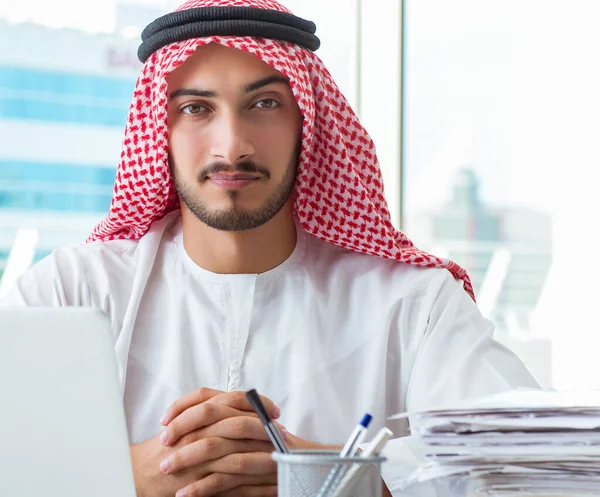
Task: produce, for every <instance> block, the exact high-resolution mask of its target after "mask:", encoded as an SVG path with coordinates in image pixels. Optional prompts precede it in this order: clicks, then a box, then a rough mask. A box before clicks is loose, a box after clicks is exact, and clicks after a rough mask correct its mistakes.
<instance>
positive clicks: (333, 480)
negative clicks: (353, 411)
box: [317, 413, 373, 497]
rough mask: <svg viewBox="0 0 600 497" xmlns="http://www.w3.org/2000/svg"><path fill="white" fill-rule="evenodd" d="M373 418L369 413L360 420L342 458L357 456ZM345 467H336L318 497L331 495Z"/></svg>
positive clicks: (343, 450)
mask: <svg viewBox="0 0 600 497" xmlns="http://www.w3.org/2000/svg"><path fill="white" fill-rule="evenodd" d="M371 419H373V417H372V416H371V415H370V414H369V413H367V414H365V415H364V416H363V418H362V419H361V420H360V423H358V425H356V428H354V431H353V432H352V435H350V437H349V438H348V441H347V442H346V444H345V445H344V448H343V449H342V451H341V452H340V457H353V456H354V455H355V454H356V451H357V449H358V446H359V445H360V444H361V442H362V441H363V440H364V438H365V435H366V434H367V428H368V427H369V423H370V422H371ZM343 470H344V467H343V466H342V465H341V464H338V465H336V466H335V467H334V468H332V470H331V471H330V472H329V475H327V479H326V480H325V483H323V486H322V487H321V490H319V494H318V496H317V497H325V496H327V495H329V494H330V493H331V492H332V491H333V490H334V489H335V488H336V487H337V485H338V484H339V482H340V480H341V479H342V476H343Z"/></svg>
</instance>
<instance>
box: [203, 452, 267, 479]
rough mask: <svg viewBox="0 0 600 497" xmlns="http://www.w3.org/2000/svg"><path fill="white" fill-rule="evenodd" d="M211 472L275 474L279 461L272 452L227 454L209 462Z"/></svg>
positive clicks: (208, 466) (208, 467)
mask: <svg viewBox="0 0 600 497" xmlns="http://www.w3.org/2000/svg"><path fill="white" fill-rule="evenodd" d="M206 467H207V469H208V471H209V472H211V473H225V474H229V475H274V474H276V473H277V463H276V462H275V461H273V458H272V457H271V454H270V453H268V454H267V453H265V452H250V453H246V454H244V453H237V454H227V455H226V456H223V457H220V458H219V459H215V460H214V461H211V462H210V463H208V464H207V466H206Z"/></svg>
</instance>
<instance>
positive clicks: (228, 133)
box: [211, 113, 255, 164]
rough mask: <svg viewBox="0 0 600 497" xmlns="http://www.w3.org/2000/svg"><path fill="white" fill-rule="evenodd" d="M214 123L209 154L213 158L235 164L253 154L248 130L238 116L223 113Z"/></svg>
mask: <svg viewBox="0 0 600 497" xmlns="http://www.w3.org/2000/svg"><path fill="white" fill-rule="evenodd" d="M214 124H215V130H214V134H213V137H212V144H211V155H212V156H213V158H214V159H215V160H218V161H223V162H226V163H228V164H236V163H238V162H241V161H243V160H245V159H249V158H250V157H252V156H253V155H254V153H255V150H254V146H253V145H252V142H251V141H250V139H249V136H248V135H249V130H248V129H246V126H245V125H244V123H243V122H242V120H241V119H240V118H239V117H238V116H236V115H234V114H225V113H224V114H222V115H221V116H219V118H218V120H217V122H216V123H214Z"/></svg>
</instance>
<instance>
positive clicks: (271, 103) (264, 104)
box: [254, 98, 279, 109]
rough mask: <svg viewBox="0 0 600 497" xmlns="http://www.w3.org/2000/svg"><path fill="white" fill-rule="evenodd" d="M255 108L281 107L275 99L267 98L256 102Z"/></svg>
mask: <svg viewBox="0 0 600 497" xmlns="http://www.w3.org/2000/svg"><path fill="white" fill-rule="evenodd" d="M254 106H255V107H258V108H259V109H273V108H274V107H279V102H278V101H277V100H275V99H273V98H265V99H263V100H259V101H258V102H256V103H255V104H254Z"/></svg>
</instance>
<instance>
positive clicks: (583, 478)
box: [398, 390, 600, 496]
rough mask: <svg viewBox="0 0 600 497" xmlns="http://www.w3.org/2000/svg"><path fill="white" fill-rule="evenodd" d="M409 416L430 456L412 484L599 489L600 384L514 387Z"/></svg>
mask: <svg viewBox="0 0 600 497" xmlns="http://www.w3.org/2000/svg"><path fill="white" fill-rule="evenodd" d="M398 417H399V416H398ZM410 418H411V431H412V432H413V435H415V436H417V437H419V438H420V440H421V442H422V444H423V445H424V449H425V451H426V453H427V455H428V460H427V462H425V463H424V464H423V465H421V466H420V467H419V468H418V469H417V470H416V471H415V472H414V473H413V474H412V475H411V476H410V477H409V479H408V480H407V481H406V486H407V487H408V486H410V485H413V484H415V483H418V482H423V481H429V480H434V479H438V478H446V479H454V480H456V479H459V480H461V481H463V482H464V481H467V480H468V482H469V485H468V487H469V489H470V492H471V493H478V494H481V495H495V496H507V495H515V494H519V495H523V494H526V495H527V494H528V495H543V494H546V495H547V494H553V495H555V494H563V495H596V496H597V495H600V391H593V392H587V393H581V392H557V391H538V390H515V391H512V392H508V393H505V394H500V395H495V396H491V397H486V398H484V399H480V400H478V401H474V402H471V403H469V404H468V405H466V406H461V407H460V408H456V409H454V408H452V409H443V410H432V411H425V412H421V413H417V414H412V415H410Z"/></svg>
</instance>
